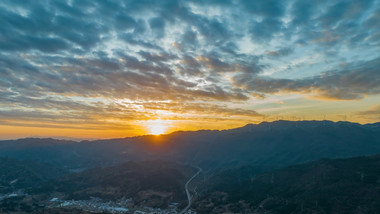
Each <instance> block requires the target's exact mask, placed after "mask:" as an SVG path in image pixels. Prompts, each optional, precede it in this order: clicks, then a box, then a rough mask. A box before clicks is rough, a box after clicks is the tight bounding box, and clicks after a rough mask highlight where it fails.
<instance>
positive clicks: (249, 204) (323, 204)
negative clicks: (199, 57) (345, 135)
mask: <svg viewBox="0 0 380 214" xmlns="http://www.w3.org/2000/svg"><path fill="white" fill-rule="evenodd" d="M197 189H201V190H203V191H202V192H201V193H200V196H199V197H198V199H197V201H196V202H195V208H196V210H197V212H198V213H237V212H238V213H379V211H380V155H377V156H371V157H356V158H350V159H323V160H319V161H313V162H309V163H306V164H301V165H295V166H291V167H287V168H283V169H279V170H275V171H271V172H267V173H264V174H261V175H257V174H256V173H255V171H254V168H252V167H250V166H246V167H241V168H236V169H232V170H225V171H223V172H221V173H219V174H217V175H215V176H213V177H211V178H210V179H208V180H207V182H206V183H204V184H202V185H201V186H200V187H198V188H197ZM198 192H199V191H198Z"/></svg>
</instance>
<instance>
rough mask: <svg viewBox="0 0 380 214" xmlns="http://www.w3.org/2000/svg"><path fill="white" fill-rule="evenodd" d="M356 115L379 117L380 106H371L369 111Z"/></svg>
mask: <svg viewBox="0 0 380 214" xmlns="http://www.w3.org/2000/svg"><path fill="white" fill-rule="evenodd" d="M357 115H369V116H371V115H372V116H373V115H379V116H380V105H378V106H373V107H371V108H370V109H369V110H366V111H360V112H357Z"/></svg>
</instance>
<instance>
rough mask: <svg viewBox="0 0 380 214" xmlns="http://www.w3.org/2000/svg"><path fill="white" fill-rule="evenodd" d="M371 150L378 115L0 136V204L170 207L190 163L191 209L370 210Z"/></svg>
mask: <svg viewBox="0 0 380 214" xmlns="http://www.w3.org/2000/svg"><path fill="white" fill-rule="evenodd" d="M376 154H377V155H376ZM379 154H380V123H375V124H366V125H361V124H357V123H349V122H331V121H297V122H295V121H275V122H270V123H268V122H264V123H261V124H257V125H252V124H249V125H246V126H244V127H241V128H236V129H230V130H222V131H216V130H201V131H193V132H175V133H172V134H168V135H161V136H140V137H132V138H122V139H110V140H96V141H82V142H75V141H67V140H56V139H51V138H46V139H39V138H26V139H19V140H7V141H0V212H1V213H82V214H84V213H109V212H111V211H109V212H108V211H104V209H103V208H104V207H107V206H108V208H109V209H111V208H112V206H114V207H116V208H117V206H124V207H128V209H130V210H132V211H133V210H144V209H145V211H147V210H148V211H149V210H150V209H153V208H154V207H156V208H162V209H167V211H168V212H169V211H170V210H177V211H178V210H181V209H183V208H184V207H186V205H187V199H186V197H187V196H186V194H185V183H187V181H189V179H190V178H191V177H192V176H193V175H195V173H196V172H197V170H198V169H199V168H198V169H197V167H200V168H201V169H202V170H201V174H200V175H199V176H196V177H195V178H194V180H192V182H191V183H190V184H189V185H188V186H187V187H188V190H189V192H190V193H191V196H192V197H193V200H192V202H193V204H191V209H192V210H196V211H197V213H378V212H379V211H380V197H379V195H380V156H379ZM371 155H372V156H371ZM373 155H374V156H373ZM358 156H360V157H358ZM18 190H21V193H20V194H19V193H14V192H17V191H18ZM23 192H25V193H26V194H24V193H23ZM148 213H149V212H148Z"/></svg>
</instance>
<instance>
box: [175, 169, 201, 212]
mask: <svg viewBox="0 0 380 214" xmlns="http://www.w3.org/2000/svg"><path fill="white" fill-rule="evenodd" d="M196 168H198V172H197V173H195V174H194V175H193V176H192V177H191V178H190V179H189V180H188V181H187V182H186V184H185V190H186V195H187V201H188V204H187V206H186V207H185V208H184V209H183V210H182V211H181V212H180V214H182V213H185V212H186V211H187V210H188V209H189V208H190V206H191V195H190V192H189V183H190V182H191V181H192V180H193V179H194V178H195V177H197V176H198V175H199V174H200V173H201V172H202V169H201V168H200V167H196Z"/></svg>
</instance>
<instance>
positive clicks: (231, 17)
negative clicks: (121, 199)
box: [0, 0, 380, 139]
mask: <svg viewBox="0 0 380 214" xmlns="http://www.w3.org/2000/svg"><path fill="white" fill-rule="evenodd" d="M280 119H283V120H324V119H326V120H333V121H343V120H344V121H352V122H358V123H374V122H379V121H380V1H379V0H368V1H367V0H343V1H336V0H315V1H313V0H308V1H304V0H289V1H285V0H279V1H276V0H256V1H237V0H231V1H228V0H209V1H201V0H188V1H175V0H170V1H169V0H168V1H165V0H162V1H161V0H127V1H125V0H98V1H95V0H67V1H59V0H41V1H24V0H2V1H0V139H10V138H21V137H65V138H85V139H95V138H116V137H128V136H136V135H145V134H161V133H169V132H173V131H178V130H198V129H228V128H233V127H239V126H243V125H245V124H248V123H260V122H262V121H274V120H280Z"/></svg>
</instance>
